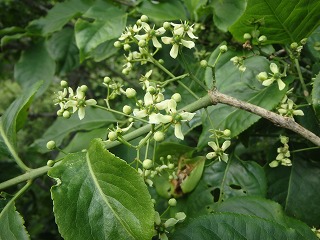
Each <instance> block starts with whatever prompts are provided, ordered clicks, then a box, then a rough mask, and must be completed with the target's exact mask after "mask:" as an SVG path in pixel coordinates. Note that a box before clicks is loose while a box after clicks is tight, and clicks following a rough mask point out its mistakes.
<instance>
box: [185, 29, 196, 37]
mask: <svg viewBox="0 0 320 240" xmlns="http://www.w3.org/2000/svg"><path fill="white" fill-rule="evenodd" d="M187 34H188V36H189V37H190V38H192V39H198V37H196V36H195V35H194V34H193V28H189V30H188V31H187Z"/></svg>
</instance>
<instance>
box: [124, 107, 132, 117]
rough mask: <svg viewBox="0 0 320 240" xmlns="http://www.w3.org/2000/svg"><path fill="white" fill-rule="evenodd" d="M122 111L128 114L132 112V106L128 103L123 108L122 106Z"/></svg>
mask: <svg viewBox="0 0 320 240" xmlns="http://www.w3.org/2000/svg"><path fill="white" fill-rule="evenodd" d="M122 112H123V113H124V114H127V115H129V114H131V113H132V108H131V107H130V106H128V105H124V106H123V108H122Z"/></svg>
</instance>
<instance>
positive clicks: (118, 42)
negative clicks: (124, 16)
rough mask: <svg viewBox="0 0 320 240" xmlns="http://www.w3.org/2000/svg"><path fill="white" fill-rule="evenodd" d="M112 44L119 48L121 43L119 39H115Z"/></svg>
mask: <svg viewBox="0 0 320 240" xmlns="http://www.w3.org/2000/svg"><path fill="white" fill-rule="evenodd" d="M113 46H114V47H116V48H121V46H122V44H121V42H120V41H115V42H114V43H113Z"/></svg>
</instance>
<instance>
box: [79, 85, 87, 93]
mask: <svg viewBox="0 0 320 240" xmlns="http://www.w3.org/2000/svg"><path fill="white" fill-rule="evenodd" d="M80 89H81V91H82V92H86V91H87V90H88V87H87V85H82V86H81V87H80Z"/></svg>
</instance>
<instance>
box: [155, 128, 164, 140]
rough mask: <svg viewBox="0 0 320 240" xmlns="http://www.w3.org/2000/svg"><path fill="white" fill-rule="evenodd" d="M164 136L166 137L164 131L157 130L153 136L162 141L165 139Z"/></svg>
mask: <svg viewBox="0 0 320 240" xmlns="http://www.w3.org/2000/svg"><path fill="white" fill-rule="evenodd" d="M164 137H165V135H164V133H163V132H161V131H157V132H155V133H154V135H153V138H154V140H155V141H156V142H161V141H163V140H164Z"/></svg>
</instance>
